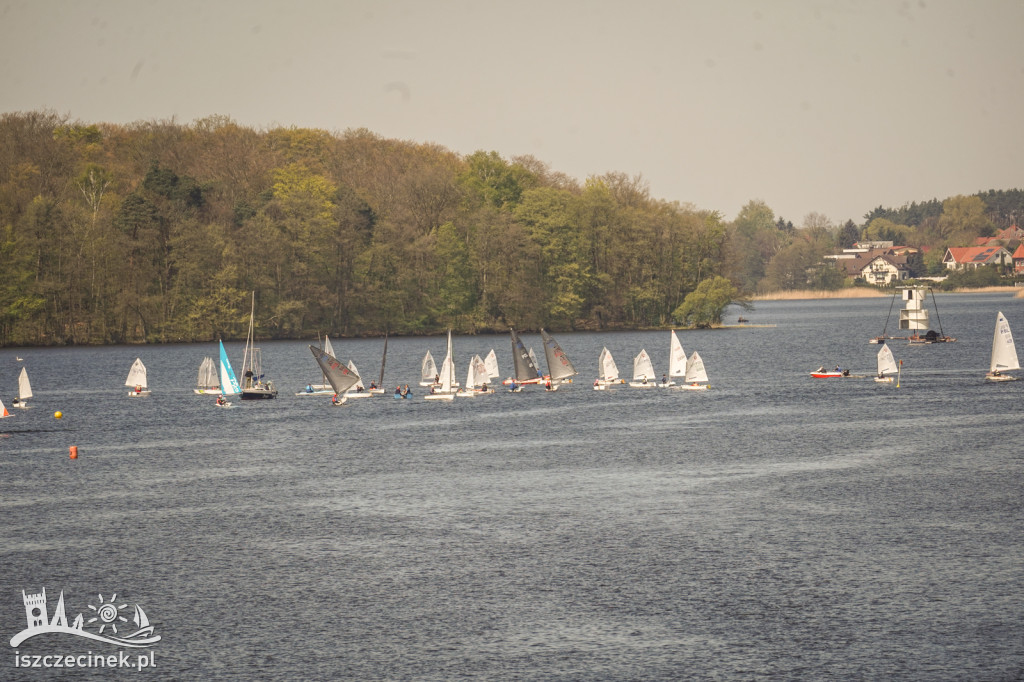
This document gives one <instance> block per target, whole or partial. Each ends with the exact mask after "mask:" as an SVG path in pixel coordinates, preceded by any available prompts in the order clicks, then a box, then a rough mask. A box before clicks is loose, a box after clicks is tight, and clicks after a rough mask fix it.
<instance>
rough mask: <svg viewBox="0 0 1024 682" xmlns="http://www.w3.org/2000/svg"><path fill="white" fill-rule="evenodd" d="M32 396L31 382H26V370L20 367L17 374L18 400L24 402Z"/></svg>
mask: <svg viewBox="0 0 1024 682" xmlns="http://www.w3.org/2000/svg"><path fill="white" fill-rule="evenodd" d="M31 397H32V384H30V383H29V382H28V371H27V370H26V369H25V368H24V367H22V368H21V374H19V375H18V400H19V401H20V402H22V403H24V402H25V401H26V400H28V399H29V398H31Z"/></svg>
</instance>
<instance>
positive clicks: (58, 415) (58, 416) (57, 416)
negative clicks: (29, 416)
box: [53, 411, 64, 419]
mask: <svg viewBox="0 0 1024 682" xmlns="http://www.w3.org/2000/svg"><path fill="white" fill-rule="evenodd" d="M63 416H64V413H63V412H59V411H58V412H54V413H53V418H54V419H60V418H61V417H63Z"/></svg>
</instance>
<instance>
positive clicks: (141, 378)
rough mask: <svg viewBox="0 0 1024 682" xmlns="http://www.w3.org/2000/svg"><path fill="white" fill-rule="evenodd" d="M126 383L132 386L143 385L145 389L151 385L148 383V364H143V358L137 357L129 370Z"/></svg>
mask: <svg viewBox="0 0 1024 682" xmlns="http://www.w3.org/2000/svg"><path fill="white" fill-rule="evenodd" d="M124 385H125V386H131V387H132V388H134V387H136V386H141V387H142V388H144V389H145V388H148V387H149V385H148V384H147V383H146V366H145V365H144V364H142V359H141V358H135V362H134V363H132V368H131V369H130V370H128V378H127V379H125V382H124Z"/></svg>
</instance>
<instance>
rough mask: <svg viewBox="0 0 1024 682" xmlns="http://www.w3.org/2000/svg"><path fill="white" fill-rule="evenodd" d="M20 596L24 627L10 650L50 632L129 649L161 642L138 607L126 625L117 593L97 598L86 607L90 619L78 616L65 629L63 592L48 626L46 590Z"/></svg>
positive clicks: (22, 592)
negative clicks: (24, 621) (22, 605)
mask: <svg viewBox="0 0 1024 682" xmlns="http://www.w3.org/2000/svg"><path fill="white" fill-rule="evenodd" d="M21 596H22V600H23V601H24V603H25V620H26V623H27V626H26V627H25V629H24V630H22V631H21V632H19V633H18V634H16V635H15V636H14V637H12V638H11V646H12V647H17V646H19V645H20V644H21V643H22V642H24V641H25V640H26V639H29V638H30V637H35V636H36V635H42V634H45V633H51V632H52V633H58V634H65V635H74V636H76V637H85V638H87V639H94V640H96V641H99V642H106V643H108V644H115V645H117V646H128V647H150V646H153V645H154V644H156V643H157V642H159V641H160V635H157V634H154V633H153V626H152V625H150V624H149V618H147V617H146V612H145V611H143V610H142V607H141V606H139V605H138V604H136V605H135V611H134V613H133V615H132V619H131V621H130V623H129V620H128V617H127V615H126V614H127V613H128V611H127V609H128V604H127V603H121V604H118V599H117V594H116V593H115V594H112V595H110V599H109V600H107V599H104V598H103V595H102V594H99V595H96V596H97V599H96V603H95V604H92V603H90V604H89V609H90V613H91V614H93V615H92V616H91V617H89V618H86V617H85V616H83V615H82V614H81V613H79V614H78V617H77V618H75V620H74V622H73V623H72V624H71V625H68V617H67V615H66V614H65V611H64V592H63V591H61V593H60V598H59V599H58V600H57V606H56V608H54V610H53V618H52V619H50V620H49V622H47V619H48V618H49V613H48V611H47V606H46V588H43V590H42V592H40V593H39V594H28V593H26V592H25V591H24V590H22V591H21ZM90 628H95V629H96V631H95V632H93V630H92V629H90Z"/></svg>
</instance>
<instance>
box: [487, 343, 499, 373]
mask: <svg viewBox="0 0 1024 682" xmlns="http://www.w3.org/2000/svg"><path fill="white" fill-rule="evenodd" d="M484 366H485V367H486V368H487V377H488V378H489V379H500V378H501V370H500V369H499V368H498V356H497V355H495V354H494V349H493V348H492V349H491V352H490V353H488V354H487V357H486V358H484Z"/></svg>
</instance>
